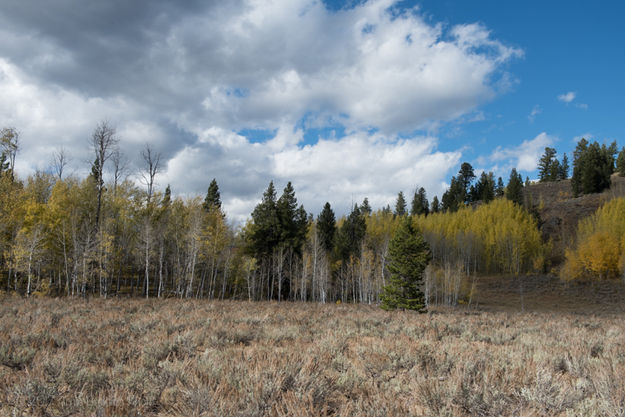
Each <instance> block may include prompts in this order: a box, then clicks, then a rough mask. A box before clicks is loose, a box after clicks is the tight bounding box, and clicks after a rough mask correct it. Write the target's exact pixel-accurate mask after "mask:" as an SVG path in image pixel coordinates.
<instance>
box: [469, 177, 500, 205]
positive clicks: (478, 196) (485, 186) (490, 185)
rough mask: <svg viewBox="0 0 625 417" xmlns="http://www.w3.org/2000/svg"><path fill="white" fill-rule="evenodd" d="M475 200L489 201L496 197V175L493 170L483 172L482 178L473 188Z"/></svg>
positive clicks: (473, 198)
mask: <svg viewBox="0 0 625 417" xmlns="http://www.w3.org/2000/svg"><path fill="white" fill-rule="evenodd" d="M473 194H474V195H473V197H472V200H473V201H483V202H484V203H488V202H489V201H492V200H494V199H495V176H494V174H493V173H492V172H489V173H488V174H487V173H486V172H482V174H481V175H480V179H479V180H478V181H477V182H476V183H475V187H474V188H473Z"/></svg>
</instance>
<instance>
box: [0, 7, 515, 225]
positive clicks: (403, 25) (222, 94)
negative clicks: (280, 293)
mask: <svg viewBox="0 0 625 417" xmlns="http://www.w3.org/2000/svg"><path fill="white" fill-rule="evenodd" d="M35 3H36V2H35ZM35 3H32V4H30V3H29V4H26V3H20V2H14V4H13V6H15V7H8V8H6V9H5V10H3V12H5V13H3V14H0V91H2V100H1V101H0V118H2V120H3V124H5V125H12V126H15V127H17V128H18V129H19V130H20V131H21V132H22V136H21V140H22V142H21V144H22V151H21V152H20V154H19V157H18V161H17V162H18V164H17V168H18V171H19V172H20V174H21V175H28V174H30V173H32V172H33V171H34V170H35V169H45V168H46V167H47V166H48V165H49V160H50V158H51V154H52V151H53V150H56V149H59V148H60V147H61V146H64V147H65V148H66V149H67V150H68V151H69V152H71V154H72V155H71V156H72V160H73V165H74V166H73V167H72V168H73V169H79V170H80V169H83V170H86V169H88V164H89V163H90V161H91V160H92V155H91V151H90V149H89V147H88V139H89V137H90V135H91V132H92V130H93V128H94V127H95V125H96V123H97V122H99V121H100V120H103V119H107V120H109V121H110V122H111V124H113V125H114V126H116V127H117V130H118V133H119V137H120V139H121V142H120V145H121V146H122V150H123V151H124V152H125V153H126V154H127V156H128V158H129V159H131V160H132V161H134V165H135V167H136V166H137V165H138V164H139V163H140V162H139V160H140V157H139V151H140V150H141V148H142V147H143V145H144V144H145V143H147V142H149V143H150V144H151V145H152V146H153V148H154V149H155V150H156V151H158V152H162V153H163V156H164V158H163V162H164V163H165V164H166V171H165V172H164V173H163V174H162V178H161V179H159V182H160V183H161V184H163V185H164V184H166V183H167V182H170V183H171V184H172V187H173V188H174V192H179V193H204V192H205V191H206V190H205V189H206V187H207V185H208V183H209V182H210V179H211V178H213V177H216V178H217V180H218V182H219V184H220V188H221V189H222V193H223V195H224V205H225V207H226V208H227V209H228V210H229V211H231V214H232V216H234V217H236V218H237V219H241V218H242V216H246V215H247V214H249V211H250V210H251V208H252V207H253V205H254V204H255V202H256V201H257V199H258V198H259V197H260V195H261V193H262V190H263V189H264V188H265V187H266V186H267V183H268V181H269V180H270V179H272V178H273V179H275V180H276V183H277V185H278V186H280V185H281V186H283V185H284V183H285V182H286V181H288V180H293V182H294V185H295V187H296V190H298V197H300V198H301V199H302V201H303V202H304V203H305V204H306V205H307V208H309V209H310V210H314V209H315V205H316V206H319V207H320V205H321V204H323V202H324V201H325V200H330V201H332V199H333V198H338V199H342V201H336V202H334V204H337V205H338V206H339V207H342V208H348V207H349V203H350V201H347V200H348V199H351V194H352V193H353V197H354V200H355V201H361V200H362V198H364V197H365V196H367V197H369V199H370V201H371V203H372V204H373V205H374V206H375V205H385V204H387V203H392V201H393V199H394V198H395V195H396V193H397V192H398V191H399V190H403V191H404V192H406V193H410V192H411V190H412V188H413V187H414V186H416V185H419V186H424V187H426V189H427V190H428V192H429V193H430V194H431V195H434V194H440V192H441V191H442V189H443V188H442V187H443V184H444V182H443V181H444V178H446V177H447V174H448V171H449V169H450V167H452V166H453V167H455V166H456V165H457V163H458V161H459V160H460V151H456V152H448V153H442V152H438V151H437V150H436V142H437V141H436V139H435V138H432V137H421V136H415V137H413V138H411V139H409V140H400V139H397V138H398V137H400V136H402V135H400V133H404V134H405V133H410V132H414V131H416V130H418V129H424V130H425V129H428V128H431V127H433V126H438V125H440V124H441V123H444V122H445V121H451V120H454V121H457V120H463V121H466V122H467V123H468V122H470V121H475V120H482V119H483V118H484V116H483V113H481V112H480V111H479V105H480V104H482V103H484V102H485V101H487V100H490V99H492V98H493V97H495V96H496V95H497V94H498V93H500V91H501V89H500V87H501V86H502V85H504V84H506V83H509V77H508V75H507V74H506V72H505V69H504V65H505V63H507V62H509V61H510V60H511V59H513V58H514V57H519V56H521V55H522V51H520V50H519V49H516V48H512V47H509V46H506V45H504V44H503V43H502V42H500V41H498V40H496V39H493V37H492V36H491V34H490V33H489V31H488V29H487V28H485V27H483V26H481V25H478V24H467V25H458V26H453V27H451V28H448V29H447V28H445V27H444V26H443V25H436V24H430V23H428V22H426V21H425V20H424V19H423V18H421V17H420V15H419V14H418V13H417V11H416V10H414V9H413V10H407V11H404V12H402V13H400V14H397V13H395V12H391V11H389V7H391V6H393V5H395V4H396V3H397V2H396V1H392V0H370V1H367V2H365V3H362V4H359V5H357V6H355V7H353V8H350V9H345V10H341V11H338V12H331V11H329V10H327V9H326V8H325V6H324V4H323V2H320V1H316V0H275V1H269V0H257V1H252V0H249V1H247V0H242V1H237V2H209V3H207V4H208V5H206V6H197V7H195V6H194V7H191V6H189V8H188V10H187V9H184V7H185V6H180V5H176V6H174V5H171V4H169V3H168V4H167V5H166V6H164V7H165V8H164V10H165V12H162V13H160V12H158V13H157V12H149V11H148V10H147V9H149V8H145V7H143V6H141V5H137V4H134V3H133V4H130V3H128V7H129V8H130V9H132V13H128V14H127V15H123V16H122V15H120V16H116V18H115V19H114V22H115V24H116V25H118V26H116V27H115V28H110V27H108V26H107V25H101V24H100V23H101V22H100V20H101V19H100V16H99V15H98V13H100V12H107V11H110V12H114V11H115V6H105V7H104V8H103V9H101V8H95V9H94V8H92V7H77V6H76V4H75V3H76V2H75V1H73V0H67V1H64V2H62V3H58V4H57V5H56V7H54V8H52V9H51V10H50V14H51V15H52V17H54V19H53V18H46V19H42V17H41V13H39V11H38V10H37V7H36V6H37V5H36V4H35ZM154 3H155V4H154V7H155V8H156V9H158V10H161V9H162V8H160V9H159V7H160V6H161V5H160V3H159V2H158V1H155V2H154ZM107 4H108V3H107ZM124 4H126V3H125V2H124ZM181 4H182V3H181ZM18 6H19V7H18ZM39 6H41V5H39ZM176 8H178V9H179V10H178V9H176ZM96 9H97V11H98V12H97V13H94V10H96ZM109 9H110V10H109ZM156 9H155V10H156ZM183 9H184V10H183ZM68 10H71V12H72V13H71V15H72V16H77V15H80V16H79V17H80V18H76V19H75V23H76V25H82V26H79V27H80V35H77V33H76V32H74V30H76V29H75V28H74V29H69V26H68V25H67V20H66V17H65V16H66V15H68V13H67V12H68ZM14 14H15V15H14ZM163 16H168V18H167V19H164V18H163ZM112 21H113V20H112ZM90 22H95V23H97V24H95V23H94V24H91V23H90ZM24 51H28V52H27V53H26V52H24ZM472 115H474V117H471V116H472ZM303 118H306V122H307V126H316V127H325V126H324V125H326V126H327V125H333V126H336V125H343V127H345V131H346V136H345V137H343V138H332V139H321V140H319V142H318V143H315V144H310V145H306V146H304V145H303V144H302V138H303V135H304V133H305V132H304V131H303V130H297V129H296V128H295V127H296V126H300V125H301V123H300V122H301V120H302V119H303ZM257 128H258V129H268V130H271V131H274V130H275V131H277V134H276V136H275V137H274V138H273V139H271V140H269V141H267V142H266V143H250V141H249V140H247V139H246V138H244V137H242V136H240V135H237V134H236V133H234V132H237V131H239V130H241V129H257ZM306 128H307V127H306V126H305V127H304V128H303V129H306ZM371 131H374V132H377V133H375V134H371V133H367V132H371Z"/></svg>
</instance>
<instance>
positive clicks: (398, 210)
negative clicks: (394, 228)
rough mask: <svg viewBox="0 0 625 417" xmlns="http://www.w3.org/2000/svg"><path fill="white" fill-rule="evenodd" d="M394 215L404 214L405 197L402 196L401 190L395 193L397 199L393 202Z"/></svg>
mask: <svg viewBox="0 0 625 417" xmlns="http://www.w3.org/2000/svg"><path fill="white" fill-rule="evenodd" d="M395 215H396V216H400V217H401V216H405V215H406V199H405V198H404V192H403V191H400V192H399V194H397V201H396V202H395Z"/></svg>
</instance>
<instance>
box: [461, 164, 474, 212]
mask: <svg viewBox="0 0 625 417" xmlns="http://www.w3.org/2000/svg"><path fill="white" fill-rule="evenodd" d="M474 179H475V172H474V171H473V167H472V166H471V164H470V163H468V162H463V163H462V165H461V166H460V171H458V176H457V180H458V181H460V183H461V184H462V187H463V188H464V197H465V203H469V202H470V201H468V200H469V197H471V196H470V194H469V186H470V185H471V182H472V181H473V180H474Z"/></svg>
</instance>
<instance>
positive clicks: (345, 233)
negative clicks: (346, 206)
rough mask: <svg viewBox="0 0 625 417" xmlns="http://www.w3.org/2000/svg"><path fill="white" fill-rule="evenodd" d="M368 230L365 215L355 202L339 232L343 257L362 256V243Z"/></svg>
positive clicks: (344, 258) (340, 253) (339, 247)
mask: <svg viewBox="0 0 625 417" xmlns="http://www.w3.org/2000/svg"><path fill="white" fill-rule="evenodd" d="M366 232H367V223H366V222H365V217H364V216H363V215H362V213H361V211H360V209H359V208H358V204H354V209H353V210H352V212H351V213H350V214H349V216H347V218H346V219H345V222H343V225H342V226H341V228H340V229H339V233H338V239H337V247H338V252H339V255H340V256H341V259H343V260H348V259H349V258H350V256H353V257H356V258H358V257H360V244H361V243H362V241H363V239H364V238H365V234H366Z"/></svg>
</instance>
